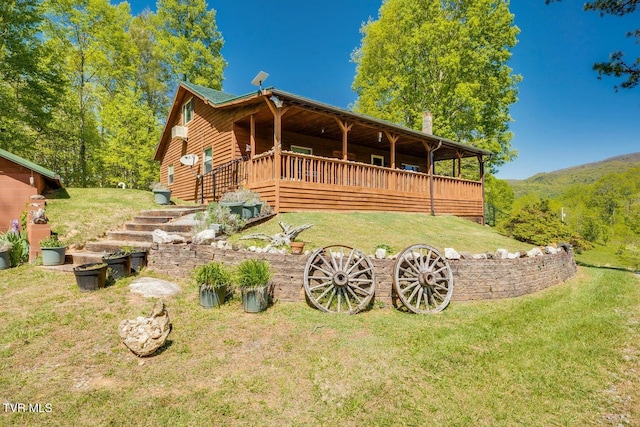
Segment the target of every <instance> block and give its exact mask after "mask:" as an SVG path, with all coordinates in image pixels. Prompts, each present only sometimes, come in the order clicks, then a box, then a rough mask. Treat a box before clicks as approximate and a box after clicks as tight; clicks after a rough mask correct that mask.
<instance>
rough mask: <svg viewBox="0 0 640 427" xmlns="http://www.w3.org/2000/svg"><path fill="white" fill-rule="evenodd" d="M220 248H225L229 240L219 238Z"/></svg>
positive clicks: (218, 244)
mask: <svg viewBox="0 0 640 427" xmlns="http://www.w3.org/2000/svg"><path fill="white" fill-rule="evenodd" d="M217 246H218V249H225V248H226V246H227V242H225V241H224V240H219V241H218V243H217Z"/></svg>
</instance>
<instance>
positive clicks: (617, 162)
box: [507, 152, 640, 197]
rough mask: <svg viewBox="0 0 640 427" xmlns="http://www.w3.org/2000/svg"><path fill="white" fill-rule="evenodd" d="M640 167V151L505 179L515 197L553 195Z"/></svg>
mask: <svg viewBox="0 0 640 427" xmlns="http://www.w3.org/2000/svg"><path fill="white" fill-rule="evenodd" d="M634 167H640V152H637V153H630V154H623V155H620V156H615V157H610V158H608V159H605V160H601V161H598V162H593V163H586V164H584V165H578V166H572V167H570V168H565V169H559V170H557V171H553V172H541V173H537V174H535V175H533V176H532V177H529V178H527V179H522V180H515V179H513V180H507V182H508V183H509V184H510V185H511V187H513V191H514V192H515V195H516V197H521V196H523V195H526V194H531V193H534V194H538V195H541V196H546V197H555V196H558V195H560V194H562V193H563V192H564V191H565V190H566V189H567V188H569V187H570V186H572V185H575V184H592V183H594V182H595V181H597V180H598V179H600V178H602V177H603V176H604V175H607V174H609V173H613V172H617V173H620V172H625V171H626V170H628V169H631V168H634Z"/></svg>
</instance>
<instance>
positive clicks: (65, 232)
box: [46, 188, 182, 246]
mask: <svg viewBox="0 0 640 427" xmlns="http://www.w3.org/2000/svg"><path fill="white" fill-rule="evenodd" d="M48 197H49V198H48V200H47V208H46V211H47V217H49V222H50V224H51V228H52V231H54V232H56V233H58V234H59V236H60V239H62V240H63V241H64V242H65V243H67V244H72V245H76V246H82V245H83V244H84V242H86V241H89V240H95V239H96V238H98V237H101V236H103V235H104V234H105V233H106V232H107V231H109V230H112V229H114V228H116V227H119V226H121V225H122V224H123V223H125V222H126V221H129V220H131V219H132V218H133V216H134V215H135V214H137V213H138V212H140V211H142V210H145V209H157V208H158V205H157V204H155V202H154V199H153V193H151V192H150V191H143V190H133V189H126V190H123V189H120V188H65V189H63V190H61V191H58V192H56V193H55V194H54V195H53V196H48ZM178 202H180V201H178ZM180 203H182V202H180Z"/></svg>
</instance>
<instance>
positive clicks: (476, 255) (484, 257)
mask: <svg viewBox="0 0 640 427" xmlns="http://www.w3.org/2000/svg"><path fill="white" fill-rule="evenodd" d="M473 259H487V254H475V255H473Z"/></svg>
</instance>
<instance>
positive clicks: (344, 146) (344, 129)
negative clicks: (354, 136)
mask: <svg viewBox="0 0 640 427" xmlns="http://www.w3.org/2000/svg"><path fill="white" fill-rule="evenodd" d="M336 122H338V126H340V129H341V130H342V160H345V161H346V160H347V159H348V158H347V139H348V136H347V135H348V133H349V131H350V130H351V128H352V127H353V123H349V122H347V121H346V120H345V121H344V122H343V121H342V120H340V119H338V118H337V117H336Z"/></svg>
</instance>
